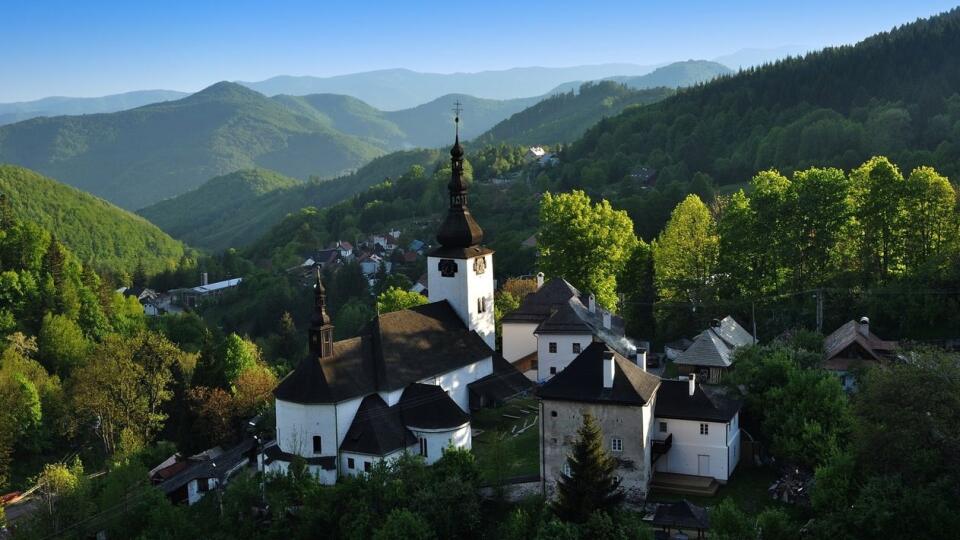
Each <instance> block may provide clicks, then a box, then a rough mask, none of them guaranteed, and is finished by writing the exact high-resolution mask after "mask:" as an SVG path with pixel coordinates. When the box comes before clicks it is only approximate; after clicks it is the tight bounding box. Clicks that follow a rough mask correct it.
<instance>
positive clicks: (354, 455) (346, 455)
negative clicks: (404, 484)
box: [340, 446, 417, 476]
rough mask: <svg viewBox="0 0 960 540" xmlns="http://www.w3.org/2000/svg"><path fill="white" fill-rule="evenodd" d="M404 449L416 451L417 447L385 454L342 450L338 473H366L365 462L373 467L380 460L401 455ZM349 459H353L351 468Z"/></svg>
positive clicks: (391, 459) (388, 459)
mask: <svg viewBox="0 0 960 540" xmlns="http://www.w3.org/2000/svg"><path fill="white" fill-rule="evenodd" d="M404 451H407V452H410V453H416V452H417V447H416V446H411V447H409V448H404V449H401V450H397V451H395V452H391V453H389V454H387V455H385V456H375V455H372V454H361V453H360V452H343V453H341V454H340V474H342V475H344V476H359V475H361V474H364V473H366V469H367V467H368V465H366V464H367V463H369V467H373V466H374V465H376V464H377V463H378V462H380V461H387V462H392V461H395V460H396V459H397V458H399V457H400V456H402V455H403V452H404ZM350 460H353V468H351V467H350V464H351V462H350Z"/></svg>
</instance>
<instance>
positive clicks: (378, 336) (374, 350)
mask: <svg viewBox="0 0 960 540" xmlns="http://www.w3.org/2000/svg"><path fill="white" fill-rule="evenodd" d="M493 352H494V351H493V350H492V349H491V348H490V347H489V346H488V345H487V343H486V342H485V341H484V340H483V338H481V337H480V335H479V334H477V333H476V332H475V331H472V330H469V329H467V327H466V326H465V325H464V324H463V321H462V320H461V319H460V317H459V316H458V315H457V313H456V312H455V311H454V310H453V307H451V306H450V304H449V302H447V301H446V300H442V301H440V302H433V303H430V304H424V305H422V306H417V307H414V308H411V309H404V310H400V311H395V312H392V313H385V314H383V315H379V316H377V317H376V318H375V319H374V320H373V321H371V323H370V325H369V326H368V327H367V334H366V335H363V336H360V337H356V338H352V339H346V340H341V341H337V342H335V343H334V344H333V354H331V355H330V356H329V357H327V358H318V357H317V356H315V355H308V356H307V357H306V358H304V360H303V361H301V362H300V364H299V365H298V366H297V368H296V369H295V370H294V371H293V372H292V373H290V374H289V375H287V376H286V377H284V379H283V380H282V381H280V384H279V385H277V388H276V389H275V390H274V396H275V397H276V398H277V399H280V400H283V401H291V402H294V403H336V402H339V401H343V400H345V399H350V398H354V397H359V396H363V395H366V394H371V393H374V392H379V391H391V390H398V389H400V388H404V387H406V386H407V385H409V384H411V383H415V382H418V381H421V380H423V379H426V378H428V377H431V376H434V375H437V374H441V373H446V372H449V371H453V370H454V369H457V368H460V367H463V366H466V365H469V364H472V363H474V362H478V361H480V360H483V359H484V358H488V357H490V356H492V355H493Z"/></svg>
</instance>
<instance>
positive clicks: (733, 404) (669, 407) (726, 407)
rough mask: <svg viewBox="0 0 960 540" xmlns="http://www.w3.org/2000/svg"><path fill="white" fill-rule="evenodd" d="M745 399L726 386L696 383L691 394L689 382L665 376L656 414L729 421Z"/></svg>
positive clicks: (709, 420) (659, 415)
mask: <svg viewBox="0 0 960 540" xmlns="http://www.w3.org/2000/svg"><path fill="white" fill-rule="evenodd" d="M742 405H743V404H742V402H741V401H739V400H737V399H735V398H733V397H731V396H730V395H729V391H728V390H726V389H725V388H723V387H719V386H710V385H704V384H696V388H695V390H694V393H693V395H692V396H691V395H690V382H689V381H677V380H664V381H663V382H661V383H660V389H659V390H657V405H656V408H655V410H654V416H658V417H661V418H678V419H681V420H705V421H708V422H729V421H730V419H732V418H733V416H734V415H735V414H737V411H739V410H740V407H741V406H742Z"/></svg>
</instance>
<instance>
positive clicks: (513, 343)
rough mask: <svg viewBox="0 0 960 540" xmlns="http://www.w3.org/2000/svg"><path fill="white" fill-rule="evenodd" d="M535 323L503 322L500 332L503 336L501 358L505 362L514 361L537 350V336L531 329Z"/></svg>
mask: <svg viewBox="0 0 960 540" xmlns="http://www.w3.org/2000/svg"><path fill="white" fill-rule="evenodd" d="M536 329H537V324H536V323H515V322H511V323H507V322H505V323H503V325H502V326H501V327H500V333H501V335H502V337H503V358H504V359H505V360H506V361H507V362H516V361H517V360H519V359H521V358H523V357H524V356H526V355H528V354H530V353H532V352H534V351H536V350H537V336H535V335H534V334H533V331H534V330H536Z"/></svg>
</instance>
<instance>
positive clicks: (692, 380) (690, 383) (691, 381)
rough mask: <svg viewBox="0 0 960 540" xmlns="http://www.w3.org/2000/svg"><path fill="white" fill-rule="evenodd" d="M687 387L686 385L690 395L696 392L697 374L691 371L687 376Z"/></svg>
mask: <svg viewBox="0 0 960 540" xmlns="http://www.w3.org/2000/svg"><path fill="white" fill-rule="evenodd" d="M687 387H688V392H689V393H690V396H691V397H692V396H693V394H695V393H696V392H697V376H696V375H695V374H693V373H691V374H690V376H689V377H688V378H687Z"/></svg>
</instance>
